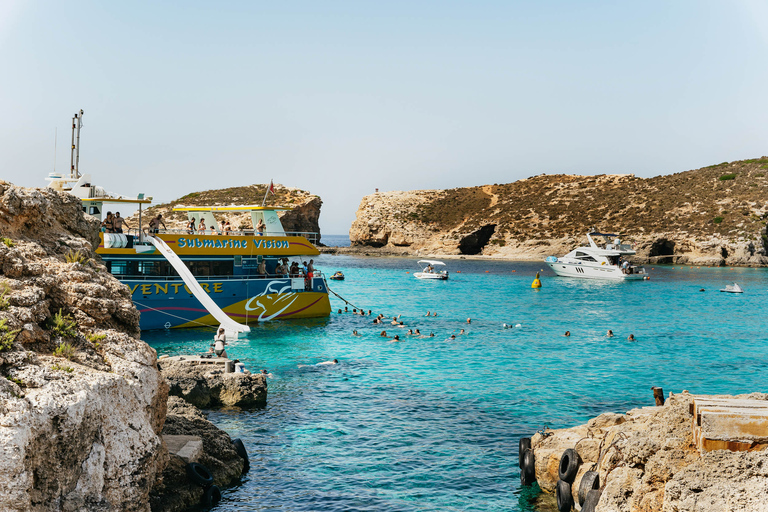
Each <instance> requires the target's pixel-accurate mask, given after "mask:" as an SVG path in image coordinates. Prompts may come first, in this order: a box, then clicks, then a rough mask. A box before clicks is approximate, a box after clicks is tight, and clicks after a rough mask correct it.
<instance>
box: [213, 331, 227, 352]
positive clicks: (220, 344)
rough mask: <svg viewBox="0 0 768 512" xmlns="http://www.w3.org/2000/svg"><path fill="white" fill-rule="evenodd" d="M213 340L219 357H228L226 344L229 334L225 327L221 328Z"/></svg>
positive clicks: (214, 348)
mask: <svg viewBox="0 0 768 512" xmlns="http://www.w3.org/2000/svg"><path fill="white" fill-rule="evenodd" d="M213 340H214V345H213V353H214V354H216V356H218V357H227V351H226V350H224V346H225V345H226V344H227V335H226V333H225V332H224V328H223V327H221V328H219V333H218V334H217V335H216V337H215V338H214V339H213Z"/></svg>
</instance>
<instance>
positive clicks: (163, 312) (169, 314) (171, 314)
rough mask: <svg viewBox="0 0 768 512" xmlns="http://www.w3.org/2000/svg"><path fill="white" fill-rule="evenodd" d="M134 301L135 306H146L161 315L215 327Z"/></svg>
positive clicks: (213, 326)
mask: <svg viewBox="0 0 768 512" xmlns="http://www.w3.org/2000/svg"><path fill="white" fill-rule="evenodd" d="M134 303H135V304H136V305H137V306H141V307H143V308H147V309H150V310H152V311H157V312H158V313H160V314H163V315H168V316H170V317H173V318H178V319H179V320H184V322H186V323H191V324H197V325H202V326H203V327H212V328H214V329H215V328H216V326H215V325H210V324H204V323H202V322H198V321H197V320H187V319H186V318H184V317H183V316H179V315H174V314H173V313H168V312H167V311H161V310H159V309H156V308H153V307H152V306H147V305H146V304H142V303H141V302H136V301H134Z"/></svg>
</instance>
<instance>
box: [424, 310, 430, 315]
mask: <svg viewBox="0 0 768 512" xmlns="http://www.w3.org/2000/svg"><path fill="white" fill-rule="evenodd" d="M424 316H432V315H431V314H430V313H429V311H427V314H426V315H424Z"/></svg>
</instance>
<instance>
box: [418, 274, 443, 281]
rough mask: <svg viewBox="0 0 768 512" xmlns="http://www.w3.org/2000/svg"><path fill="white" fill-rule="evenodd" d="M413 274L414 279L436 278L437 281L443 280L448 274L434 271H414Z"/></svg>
mask: <svg viewBox="0 0 768 512" xmlns="http://www.w3.org/2000/svg"><path fill="white" fill-rule="evenodd" d="M413 276H414V277H415V278H416V279H436V280H438V281H445V280H446V279H448V274H447V273H446V274H443V273H435V272H415V273H414V274H413Z"/></svg>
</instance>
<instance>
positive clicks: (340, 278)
mask: <svg viewBox="0 0 768 512" xmlns="http://www.w3.org/2000/svg"><path fill="white" fill-rule="evenodd" d="M328 279H333V280H334V281H343V280H344V273H343V272H342V271H341V270H338V271H336V272H335V273H334V274H333V275H332V276H331V277H329V278H328Z"/></svg>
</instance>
